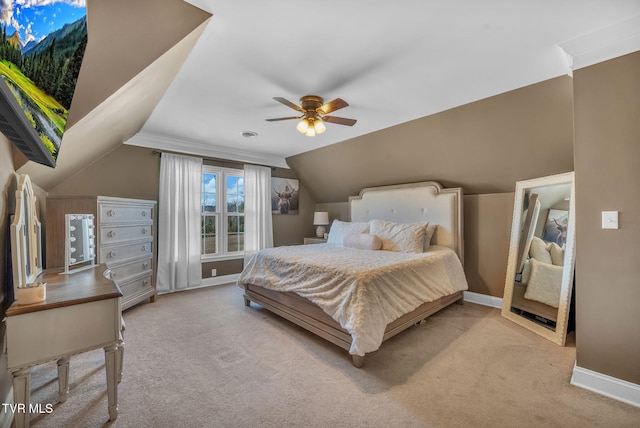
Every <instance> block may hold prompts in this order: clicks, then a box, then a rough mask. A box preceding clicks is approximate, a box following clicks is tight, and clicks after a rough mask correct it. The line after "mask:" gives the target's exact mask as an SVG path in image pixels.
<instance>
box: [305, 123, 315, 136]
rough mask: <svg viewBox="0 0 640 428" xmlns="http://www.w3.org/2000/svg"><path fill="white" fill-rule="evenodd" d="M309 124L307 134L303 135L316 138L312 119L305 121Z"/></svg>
mask: <svg viewBox="0 0 640 428" xmlns="http://www.w3.org/2000/svg"><path fill="white" fill-rule="evenodd" d="M307 120H308V121H309V123H310V126H309V128H308V129H307V132H306V133H305V135H306V136H307V137H315V136H316V128H315V126H314V124H313V122H314V120H313V119H307Z"/></svg>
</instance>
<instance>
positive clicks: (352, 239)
mask: <svg viewBox="0 0 640 428" xmlns="http://www.w3.org/2000/svg"><path fill="white" fill-rule="evenodd" d="M342 246H343V247H349V248H357V249H359V250H379V249H381V248H382V240H381V239H380V238H378V237H377V236H376V235H371V234H369V233H357V234H356V233H353V234H349V235H345V236H344V238H343V239H342Z"/></svg>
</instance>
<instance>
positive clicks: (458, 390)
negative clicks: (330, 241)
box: [32, 285, 640, 428]
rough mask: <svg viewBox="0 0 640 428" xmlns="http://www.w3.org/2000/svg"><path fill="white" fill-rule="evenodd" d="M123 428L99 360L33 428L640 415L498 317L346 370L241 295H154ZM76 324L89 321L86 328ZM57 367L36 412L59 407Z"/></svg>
mask: <svg viewBox="0 0 640 428" xmlns="http://www.w3.org/2000/svg"><path fill="white" fill-rule="evenodd" d="M125 320H126V324H127V330H126V337H125V339H126V351H125V373H124V377H123V380H122V383H121V384H120V385H119V389H118V395H119V415H118V419H117V420H116V421H115V422H113V423H109V422H108V412H107V397H106V382H105V376H104V353H103V352H102V351H101V350H98V351H93V352H88V353H85V354H82V355H78V356H74V357H72V358H71V390H70V393H69V399H68V400H67V402H65V403H64V404H55V405H54V406H55V409H54V411H53V413H51V414H42V415H34V416H33V417H32V426H35V427H100V426H113V427H140V428H141V427H155V428H163V427H182V428H186V427H327V426H333V427H365V426H366V427H503V426H504V427H614V426H615V427H638V426H640V408H636V407H633V406H629V405H626V404H623V403H620V402H617V401H615V400H612V399H609V398H606V397H602V396H600V395H597V394H594V393H591V392H589V391H586V390H583V389H580V388H576V387H573V386H571V385H570V384H569V380H570V377H571V372H572V369H573V364H574V361H575V347H574V346H573V342H574V340H573V337H572V336H570V337H569V346H567V347H564V348H562V347H558V346H556V345H554V344H552V343H550V342H548V341H546V340H544V339H542V338H540V337H538V336H536V335H534V334H532V333H530V332H529V331H527V330H524V329H522V328H521V327H519V326H517V325H515V324H513V323H511V322H509V321H507V320H505V319H503V318H502V317H500V312H499V310H497V309H493V308H488V307H484V306H479V305H474V304H470V303H466V304H465V305H464V306H461V305H452V306H450V307H449V308H446V309H445V310H443V311H441V312H440V313H438V314H436V315H434V316H432V317H431V318H429V319H428V320H427V321H426V322H424V323H422V324H419V325H416V326H414V327H412V328H410V329H408V330H407V331H405V332H403V333H402V334H400V335H398V336H396V337H394V338H392V339H391V340H389V341H387V342H385V343H384V344H383V345H382V347H381V348H380V350H378V351H377V352H375V353H373V354H370V355H368V356H367V357H366V359H365V366H364V367H363V368H361V369H357V368H355V367H353V366H352V365H351V359H350V358H349V356H348V355H347V352H346V351H344V350H342V349H340V348H338V347H337V346H334V345H332V344H330V343H328V342H325V341H323V340H321V339H319V338H317V337H315V336H313V335H311V334H309V333H307V332H305V331H304V330H302V329H300V328H298V327H297V326H295V325H293V324H291V323H289V322H287V321H286V320H283V319H281V318H279V317H277V316H275V315H273V314H271V313H269V312H268V311H266V310H264V309H263V308H260V307H258V306H256V305H255V304H252V306H251V307H249V308H248V307H245V306H244V304H243V300H242V290H241V289H240V288H238V287H236V286H235V285H224V286H219V287H215V288H207V289H198V290H193V291H188V292H182V293H176V294H172V295H163V296H159V297H158V299H157V301H156V302H155V303H152V304H143V305H139V306H137V307H135V308H132V309H130V310H128V311H126V312H125ZM79 322H81V321H79ZM56 376H57V369H56V365H55V363H49V364H44V365H41V366H39V367H36V368H34V370H33V374H32V402H33V403H43V404H46V403H57V401H58V395H57V381H56Z"/></svg>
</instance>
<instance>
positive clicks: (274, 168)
mask: <svg viewBox="0 0 640 428" xmlns="http://www.w3.org/2000/svg"><path fill="white" fill-rule="evenodd" d="M151 153H152V154H154V155H159V156H162V154H163V153H171V154H176V155H182V156H191V155H185V154H184V153H178V152H172V151H168V150H164V151H161V150H153V151H152V152H151ZM194 157H196V156H194ZM202 159H204V160H208V161H214V162H220V163H222V164H223V165H224V164H232V165H242V166H244V165H246V164H250V165H256V166H263V167H265V168H271V171H275V170H276V169H277V167H275V166H271V165H262V164H259V163H254V162H240V161H233V160H228V159H220V158H211V157H206V156H203V157H202Z"/></svg>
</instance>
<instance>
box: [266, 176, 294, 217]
mask: <svg viewBox="0 0 640 428" xmlns="http://www.w3.org/2000/svg"><path fill="white" fill-rule="evenodd" d="M271 189H272V193H271V212H272V213H273V214H298V191H299V189H300V183H299V182H298V180H296V179H293V178H279V177H271Z"/></svg>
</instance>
